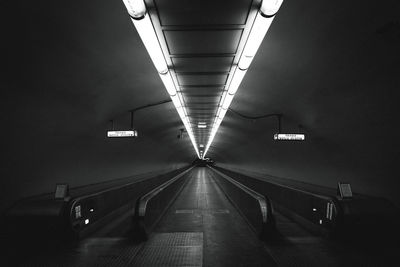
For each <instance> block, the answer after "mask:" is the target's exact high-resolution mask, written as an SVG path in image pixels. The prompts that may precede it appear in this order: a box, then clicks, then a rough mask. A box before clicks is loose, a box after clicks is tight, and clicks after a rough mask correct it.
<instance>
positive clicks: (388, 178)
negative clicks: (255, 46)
mask: <svg viewBox="0 0 400 267" xmlns="http://www.w3.org/2000/svg"><path fill="white" fill-rule="evenodd" d="M155 2H156V3H157V5H158V8H160V9H164V8H165V9H166V10H167V11H168V12H170V13H171V16H170V23H171V25H172V24H174V22H175V21H174V18H177V17H178V16H179V14H180V13H182V12H187V13H189V14H191V16H189V17H190V19H192V22H197V21H204V22H206V23H209V24H210V25H211V24H218V23H220V22H222V23H225V22H226V21H224V20H225V19H228V18H229V17H235V18H237V19H238V20H243V18H242V17H240V16H241V15H240V14H241V13H240V12H239V14H236V13H235V14H231V16H230V15H229V11H230V10H238V8H242V6H246V5H248V2H249V1H245V0H243V1H240V0H238V1H228V0H226V1H223V0H219V1H204V0H203V1H191V2H190V3H191V4H190V6H187V5H186V8H187V9H185V10H179V12H178V11H177V10H175V9H171V6H173V5H175V6H179V3H181V2H187V1H183V0H182V1H178V0H176V1H166V0H156V1H155ZM1 7H2V8H1V11H0V12H1V24H2V26H1V28H2V31H1V32H2V35H3V38H2V40H3V41H2V44H1V47H2V54H3V55H2V63H3V64H2V79H1V81H0V84H1V88H2V94H3V96H2V103H3V104H2V107H1V109H2V112H1V113H2V114H1V117H2V121H3V127H4V128H6V129H10V132H8V134H7V133H5V132H3V134H6V135H7V136H8V137H7V138H6V139H4V138H3V142H4V147H5V149H6V151H7V152H8V153H10V156H9V158H11V159H9V160H10V161H15V162H17V161H18V160H20V159H21V153H22V154H23V155H24V156H23V157H24V158H26V159H31V158H36V159H35V161H33V162H34V163H38V162H42V161H43V160H48V159H49V158H51V155H46V156H44V155H43V154H44V153H56V154H57V151H56V149H55V148H54V147H55V146H57V145H60V144H61V143H62V146H60V149H62V148H64V147H70V148H71V147H74V148H71V149H74V150H76V151H75V152H76V153H78V154H82V153H80V150H81V147H85V146H87V147H90V148H88V150H90V152H88V154H85V153H83V154H82V155H81V156H80V158H84V157H85V156H87V155H90V156H93V155H95V154H99V153H111V154H110V155H118V157H120V158H124V157H126V160H127V161H128V159H132V158H133V157H142V158H143V161H145V160H149V159H151V156H150V152H149V151H156V152H157V151H158V152H159V153H158V155H156V157H159V160H165V159H168V160H169V161H170V162H191V161H192V160H193V159H194V152H193V148H192V146H191V144H190V141H189V140H188V138H184V139H177V138H176V135H177V134H178V131H179V129H180V128H182V127H183V125H182V123H181V121H180V119H179V116H178V114H177V113H176V111H175V109H174V107H173V106H172V104H171V103H169V104H164V105H161V106H158V107H154V108H151V109H149V110H146V111H143V112H142V111H140V112H138V114H136V115H135V126H136V127H137V129H138V131H139V135H140V137H141V138H142V139H141V138H138V139H137V140H135V141H133V142H127V141H120V142H118V143H114V144H111V145H110V146H112V147H113V148H110V146H108V145H104V144H105V142H109V140H106V139H105V138H104V135H105V131H106V130H107V129H108V128H109V122H108V121H109V120H110V119H115V120H116V125H117V126H118V127H124V125H126V126H128V125H129V114H128V110H129V109H131V108H135V107H138V106H141V105H145V104H149V103H152V102H157V101H160V100H164V99H168V94H167V92H166V91H165V89H164V87H163V84H162V82H161V80H160V78H159V76H158V74H157V71H156V70H155V68H154V66H153V64H152V62H151V60H150V58H149V56H148V54H147V52H146V50H145V47H144V46H143V44H142V42H141V40H140V38H139V36H138V34H137V32H136V31H135V29H134V27H133V25H132V23H131V21H130V19H129V16H128V15H127V12H126V9H125V6H124V5H123V2H122V0H121V1H117V0H116V1H80V2H63V3H62V4H60V3H58V2H54V1H47V0H46V1H39V2H32V1H18V2H4V1H3V2H2V3H1ZM225 7H226V8H225ZM399 11H400V8H399V3H398V1H386V2H385V4H378V3H377V2H376V1H375V2H372V1H360V0H356V1H346V2H344V1H339V2H337V1H336V2H332V1H316V0H310V1H290V0H287V1H284V3H283V5H282V7H281V9H280V11H279V13H278V14H277V16H276V18H275V20H274V22H273V24H272V26H271V28H270V30H269V32H268V33H267V36H266V38H265V39H264V42H263V44H262V45H261V47H260V49H259V51H258V53H257V55H256V57H255V59H254V61H253V63H252V65H251V67H250V69H249V71H248V72H247V74H246V76H245V78H244V80H243V82H242V85H241V87H240V89H239V91H238V93H237V95H236V97H235V99H234V100H233V102H232V105H231V107H232V108H233V109H235V110H237V111H240V112H242V113H244V114H248V115H260V114H266V113H276V112H279V113H283V114H284V118H283V129H284V130H285V131H287V132H294V131H298V130H300V131H304V132H305V133H306V138H307V140H306V142H304V143H276V142H273V141H272V135H273V134H274V133H275V132H276V122H275V121H274V120H273V119H265V120H257V121H249V120H244V119H243V118H240V117H238V116H236V115H235V114H232V113H231V112H228V113H227V115H226V117H225V119H224V121H223V122H222V124H221V127H220V130H219V132H218V133H217V135H216V138H215V140H214V143H213V144H212V147H211V148H210V151H209V154H208V156H210V157H212V158H213V159H215V160H216V162H217V163H219V164H221V166H227V167H235V168H237V169H240V170H253V171H254V172H259V173H268V174H272V175H276V176H280V177H291V178H295V179H299V180H303V181H307V182H312V183H317V184H322V185H326V186H335V182H336V181H337V179H339V178H338V177H343V178H344V179H347V180H350V181H352V182H354V183H355V184H356V185H357V186H358V188H359V190H360V191H365V192H371V193H374V194H377V195H384V194H385V193H384V192H389V191H390V190H394V189H390V188H393V185H395V184H396V180H397V177H398V174H397V173H396V167H397V166H396V165H397V162H398V159H399V154H398V153H399V152H398V147H399V146H398V144H399V141H398V137H397V136H398V135H399V127H398V123H397V120H398V119H397V114H398V108H397V105H398V104H397V102H398V101H397V99H398V95H399V94H398V88H399V85H400V83H399V81H400V78H399V73H400V67H399V66H400V53H399V50H398V47H399V44H400V29H399V28H400V26H399V15H398V14H399ZM181 63H182V64H183V65H184V63H185V62H181ZM299 124H300V125H301V126H302V128H300V129H299V126H298V125H299ZM107 144H110V143H107ZM52 147H53V148H52ZM27 148H28V149H27ZM75 152H68V153H70V154H71V153H75ZM18 153H20V154H18ZM65 153H67V152H65ZM68 153H67V154H68ZM70 154H68V155H70ZM132 154H133V155H134V156H132ZM38 155H39V156H38ZM110 157H111V156H110ZM41 160H42V161H41ZM15 162H14V163H13V164H14V165H12V166H14V167H16V166H19V165H18V164H17V163H15ZM34 163H30V164H34ZM42 164H43V165H46V163H42ZM77 164H78V163H77ZM28 165H29V164H28ZM47 165H49V164H47ZM50 165H51V164H50ZM52 166H53V167H51V168H54V169H57V166H56V165H54V164H53V165H52ZM93 166H94V165H93ZM24 168H26V169H28V170H29V168H30V167H29V166H28V167H26V166H25V167H24ZM46 170H47V169H46V167H43V168H42V169H41V170H40V172H41V174H42V172H46ZM10 172H11V171H8V173H7V175H8V176H7V177H9V176H10ZM54 172H55V171H54ZM52 173H53V172H52ZM23 174H24V173H21V174H20V175H23ZM377 179H381V180H380V181H379V182H377ZM374 187H375V189H376V190H375V189H374ZM374 190H375V191H374ZM379 190H380V191H379ZM385 190H386V191H385ZM388 194H391V195H392V196H393V195H394V194H395V193H394V192H392V191H390V192H389V193H388Z"/></svg>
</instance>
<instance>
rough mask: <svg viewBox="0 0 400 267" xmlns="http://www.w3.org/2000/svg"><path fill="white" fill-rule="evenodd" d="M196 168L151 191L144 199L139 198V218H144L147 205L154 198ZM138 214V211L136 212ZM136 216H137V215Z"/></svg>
mask: <svg viewBox="0 0 400 267" xmlns="http://www.w3.org/2000/svg"><path fill="white" fill-rule="evenodd" d="M193 168H194V166H192V167H190V168H189V169H187V170H185V171H183V172H181V173H180V174H178V175H176V176H175V177H174V178H172V179H170V180H168V181H166V182H165V183H163V184H161V185H159V186H157V187H156V188H154V189H153V190H151V191H150V192H148V193H147V194H145V195H143V196H142V197H140V198H139V200H138V203H139V204H138V206H137V207H138V211H137V215H138V216H139V217H144V216H145V215H146V207H147V203H148V202H149V201H150V200H151V199H152V198H153V197H155V196H156V195H157V194H158V193H160V192H161V191H163V190H164V189H165V188H166V187H167V186H169V185H170V184H172V183H173V182H175V181H176V180H178V179H179V178H180V177H182V176H183V175H185V174H186V173H188V172H189V171H190V170H192V169H193ZM135 212H136V211H135ZM135 215H136V214H135Z"/></svg>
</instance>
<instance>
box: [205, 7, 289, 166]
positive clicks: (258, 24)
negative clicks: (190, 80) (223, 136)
mask: <svg viewBox="0 0 400 267" xmlns="http://www.w3.org/2000/svg"><path fill="white" fill-rule="evenodd" d="M282 2H283V0H263V1H262V3H261V6H260V9H259V11H258V12H257V15H256V17H255V20H254V23H253V25H252V27H251V30H250V32H249V35H248V37H247V41H246V44H245V46H244V48H243V52H242V54H241V56H240V58H239V62H238V66H237V67H236V69H235V70H234V73H233V76H232V79H231V81H230V83H229V85H228V88H226V89H227V92H225V94H224V95H223V97H222V98H221V101H220V105H219V108H218V111H217V115H216V116H215V120H214V124H213V128H212V130H211V135H210V138H209V140H208V142H207V146H206V149H205V151H204V154H203V158H204V157H205V155H206V154H207V152H208V149H209V148H210V146H211V143H212V142H213V140H214V137H215V135H216V133H217V131H218V128H219V126H220V124H221V122H222V120H223V118H224V117H225V114H226V112H227V110H228V108H229V106H230V104H231V103H232V100H233V98H234V96H235V94H236V92H237V90H238V89H239V86H240V83H241V82H242V80H243V78H244V76H245V74H246V72H247V69H248V68H249V67H250V64H251V62H252V61H253V59H254V56H255V55H256V53H257V50H258V48H259V47H260V45H261V43H262V41H263V39H264V36H265V35H266V33H267V31H268V29H269V27H270V26H271V23H272V21H273V20H274V17H275V14H276V13H277V12H278V10H279V8H280V7H281V5H282Z"/></svg>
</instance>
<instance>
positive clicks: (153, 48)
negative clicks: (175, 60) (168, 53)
mask: <svg viewBox="0 0 400 267" xmlns="http://www.w3.org/2000/svg"><path fill="white" fill-rule="evenodd" d="M132 22H133V24H134V25H135V28H136V30H137V32H138V34H139V36H140V38H141V39H142V41H143V44H144V46H145V47H146V49H147V52H148V53H149V55H150V58H151V60H152V61H153V63H154V66H155V67H156V69H157V71H158V73H160V74H165V73H167V72H168V66H167V62H166V61H165V58H164V53H163V52H162V50H161V46H160V43H159V42H158V38H157V35H156V31H155V30H154V28H153V24H152V23H151V20H150V16H149V15H148V14H146V15H145V16H144V18H142V19H140V20H137V19H132Z"/></svg>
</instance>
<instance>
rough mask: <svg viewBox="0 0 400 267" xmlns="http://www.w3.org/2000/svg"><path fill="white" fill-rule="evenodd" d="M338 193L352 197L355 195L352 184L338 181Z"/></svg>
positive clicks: (345, 196) (343, 196)
mask: <svg viewBox="0 0 400 267" xmlns="http://www.w3.org/2000/svg"><path fill="white" fill-rule="evenodd" d="M338 194H340V196H341V197H342V198H352V197H353V192H352V191H351V186H350V184H347V183H340V182H339V183H338Z"/></svg>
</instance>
